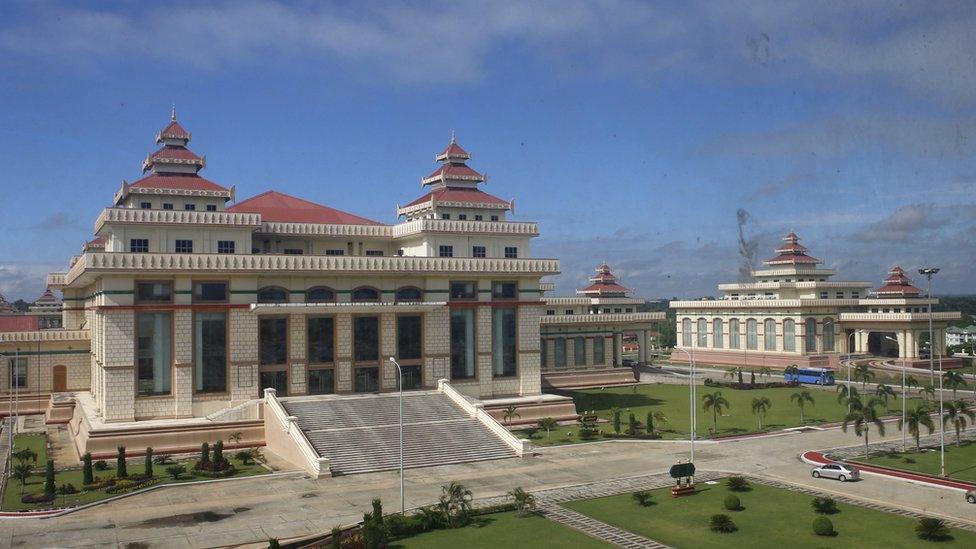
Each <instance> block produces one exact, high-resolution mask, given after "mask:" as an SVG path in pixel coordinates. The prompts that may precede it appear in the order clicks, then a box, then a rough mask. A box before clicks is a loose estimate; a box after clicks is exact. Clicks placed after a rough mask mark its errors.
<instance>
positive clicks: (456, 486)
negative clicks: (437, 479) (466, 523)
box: [439, 480, 474, 527]
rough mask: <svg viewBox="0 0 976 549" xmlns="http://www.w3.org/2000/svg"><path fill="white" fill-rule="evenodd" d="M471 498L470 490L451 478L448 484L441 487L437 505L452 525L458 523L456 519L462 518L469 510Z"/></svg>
mask: <svg viewBox="0 0 976 549" xmlns="http://www.w3.org/2000/svg"><path fill="white" fill-rule="evenodd" d="M473 498H474V496H473V494H472V493H471V490H468V489H467V488H466V487H465V486H464V485H463V484H461V483H460V482H458V481H456V480H452V481H451V482H450V484H445V485H444V486H442V487H441V497H440V502H439V505H440V507H441V508H442V509H443V510H444V512H445V514H446V515H447V520H448V522H449V523H450V524H451V526H452V527H453V526H455V525H457V524H458V519H463V518H464V517H466V516H467V514H468V513H469V512H470V511H471V500H472V499H473Z"/></svg>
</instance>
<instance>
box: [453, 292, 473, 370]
mask: <svg viewBox="0 0 976 549" xmlns="http://www.w3.org/2000/svg"><path fill="white" fill-rule="evenodd" d="M474 350H475V349H474V310H473V309H452V310H451V379H470V378H473V377H474Z"/></svg>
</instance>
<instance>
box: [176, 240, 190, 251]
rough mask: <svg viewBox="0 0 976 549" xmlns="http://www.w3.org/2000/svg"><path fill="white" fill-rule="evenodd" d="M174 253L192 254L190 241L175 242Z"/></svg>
mask: <svg viewBox="0 0 976 549" xmlns="http://www.w3.org/2000/svg"><path fill="white" fill-rule="evenodd" d="M176 253H178V254H192V253H193V241H192V240H177V241H176Z"/></svg>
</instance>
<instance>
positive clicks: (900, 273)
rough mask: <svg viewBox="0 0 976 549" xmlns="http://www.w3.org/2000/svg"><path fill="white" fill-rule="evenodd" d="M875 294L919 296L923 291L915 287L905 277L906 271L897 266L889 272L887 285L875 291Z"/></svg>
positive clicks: (886, 279) (886, 280)
mask: <svg viewBox="0 0 976 549" xmlns="http://www.w3.org/2000/svg"><path fill="white" fill-rule="evenodd" d="M874 293H875V294H877V295H898V296H917V295H919V294H920V293H922V290H920V289H918V288H916V287H915V286H913V285H912V281H911V279H910V278H908V277H907V276H905V271H904V270H903V269H902V268H901V267H900V266H898V265H895V266H894V267H892V268H891V270H890V271H888V277H887V278H885V285H884V286H882V287H880V288H878V289H877V290H874Z"/></svg>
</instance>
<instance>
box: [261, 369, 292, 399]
mask: <svg viewBox="0 0 976 549" xmlns="http://www.w3.org/2000/svg"><path fill="white" fill-rule="evenodd" d="M259 381H260V383H261V396H264V390H265V389H274V390H275V393H276V394H277V395H278V396H288V372H286V371H284V370H278V371H276V372H261V376H260V379H259Z"/></svg>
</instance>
